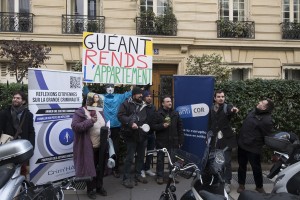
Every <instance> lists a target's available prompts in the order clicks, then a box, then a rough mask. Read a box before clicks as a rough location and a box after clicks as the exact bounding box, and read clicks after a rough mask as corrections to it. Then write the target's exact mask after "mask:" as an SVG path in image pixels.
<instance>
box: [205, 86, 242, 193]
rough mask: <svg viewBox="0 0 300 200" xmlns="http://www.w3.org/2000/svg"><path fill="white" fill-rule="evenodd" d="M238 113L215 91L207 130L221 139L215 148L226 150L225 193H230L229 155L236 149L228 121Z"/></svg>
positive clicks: (219, 92)
mask: <svg viewBox="0 0 300 200" xmlns="http://www.w3.org/2000/svg"><path fill="white" fill-rule="evenodd" d="M237 112H239V109H238V108H237V107H234V106H233V105H231V104H227V103H225V93H224V91H222V90H217V91H216V92H215V94H214V104H213V106H212V107H211V108H210V110H209V118H208V130H211V131H213V133H214V137H213V138H216V136H217V134H218V133H221V134H222V135H223V137H222V138H221V139H219V140H218V142H217V144H215V145H216V148H218V149H224V148H225V147H228V149H227V150H226V151H225V152H224V156H225V173H224V178H225V190H226V192H227V193H229V192H230V184H231V179H232V168H231V153H232V149H233V148H236V147H237V140H236V135H235V134H234V133H233V131H232V128H231V125H230V120H231V118H232V117H233V116H234V115H235V114H236V113H237Z"/></svg>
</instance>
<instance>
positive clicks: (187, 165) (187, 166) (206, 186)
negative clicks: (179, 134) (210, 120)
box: [147, 132, 229, 200]
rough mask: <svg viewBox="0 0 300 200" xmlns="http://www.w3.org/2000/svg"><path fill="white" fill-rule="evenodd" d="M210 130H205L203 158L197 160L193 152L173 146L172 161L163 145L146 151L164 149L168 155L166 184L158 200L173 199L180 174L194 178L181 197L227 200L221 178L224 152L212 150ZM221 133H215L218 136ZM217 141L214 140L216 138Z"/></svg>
mask: <svg viewBox="0 0 300 200" xmlns="http://www.w3.org/2000/svg"><path fill="white" fill-rule="evenodd" d="M212 136H213V134H212V132H208V133H207V147H206V149H205V152H204V156H203V159H202V160H200V159H199V158H198V157H197V156H196V155H193V154H191V153H188V152H185V151H183V150H180V149H175V150H174V151H173V152H171V154H173V155H172V158H174V159H176V161H175V162H174V163H173V162H172V159H171V156H170V154H169V152H168V150H167V149H166V148H163V149H156V150H151V151H148V152H147V154H151V153H153V152H159V151H161V152H164V153H166V154H167V157H168V160H169V165H170V172H169V178H168V183H167V185H166V188H165V190H164V191H163V192H162V194H161V195H160V198H159V199H160V200H176V199H177V196H176V194H175V191H176V184H175V177H176V176H177V175H180V176H182V177H184V178H187V179H189V178H191V177H194V180H193V181H192V184H191V189H190V190H189V191H187V192H186V193H185V194H183V196H182V197H181V200H202V199H204V200H205V199H209V198H210V199H214V200H218V199H225V200H226V199H229V197H228V195H227V193H226V191H225V189H224V185H225V181H224V179H223V172H224V162H225V158H224V151H225V150H226V149H225V150H220V149H215V148H212V147H211V146H210V142H211V138H212ZM221 137H222V135H220V133H219V134H218V139H220V138H221ZM216 140H217V139H216Z"/></svg>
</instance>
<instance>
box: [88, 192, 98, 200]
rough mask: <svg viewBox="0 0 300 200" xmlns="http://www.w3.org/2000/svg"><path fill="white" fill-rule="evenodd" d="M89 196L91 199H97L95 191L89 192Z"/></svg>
mask: <svg viewBox="0 0 300 200" xmlns="http://www.w3.org/2000/svg"><path fill="white" fill-rule="evenodd" d="M87 196H88V197H89V198H90V199H96V198H97V195H96V193H95V191H89V192H87Z"/></svg>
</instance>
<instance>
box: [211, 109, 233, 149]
mask: <svg viewBox="0 0 300 200" xmlns="http://www.w3.org/2000/svg"><path fill="white" fill-rule="evenodd" d="M232 107H233V106H232V105H230V104H227V109H226V113H225V112H224V104H223V105H221V106H220V107H219V109H218V111H217V112H216V111H215V110H213V108H210V110H209V118H208V130H211V131H213V133H214V136H216V135H217V133H218V132H219V131H221V132H222V133H223V138H222V139H219V140H218V142H217V148H220V149H224V148H225V147H226V146H228V147H231V148H235V147H237V140H236V135H235V134H234V133H233V131H232V128H231V125H230V120H231V118H232V117H233V116H234V115H235V113H234V112H231V109H232ZM213 138H215V137H213Z"/></svg>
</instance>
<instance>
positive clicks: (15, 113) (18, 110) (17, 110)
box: [11, 105, 27, 130]
mask: <svg viewBox="0 0 300 200" xmlns="http://www.w3.org/2000/svg"><path fill="white" fill-rule="evenodd" d="M26 108H27V106H26V105H22V106H20V107H15V106H11V116H12V120H13V126H14V128H15V129H16V130H18V128H19V125H20V119H21V115H22V113H23V111H24V110H25V109H26Z"/></svg>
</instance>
